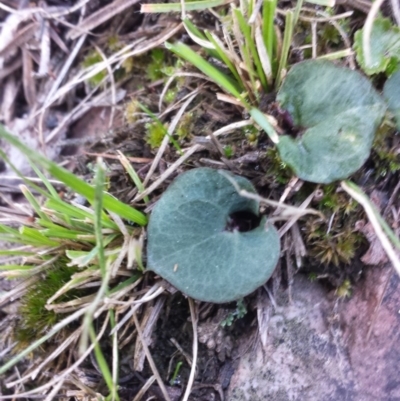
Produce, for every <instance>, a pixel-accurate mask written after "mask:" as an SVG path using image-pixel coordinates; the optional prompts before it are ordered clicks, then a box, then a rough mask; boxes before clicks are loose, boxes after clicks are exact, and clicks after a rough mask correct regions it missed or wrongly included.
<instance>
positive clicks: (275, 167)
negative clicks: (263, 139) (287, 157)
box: [266, 147, 293, 185]
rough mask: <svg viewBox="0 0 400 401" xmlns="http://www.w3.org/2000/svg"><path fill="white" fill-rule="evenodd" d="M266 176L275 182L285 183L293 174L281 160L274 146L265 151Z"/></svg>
mask: <svg viewBox="0 0 400 401" xmlns="http://www.w3.org/2000/svg"><path fill="white" fill-rule="evenodd" d="M266 156H267V162H268V164H267V176H268V177H269V178H270V179H271V180H272V181H273V182H275V183H276V184H283V185H284V184H287V183H288V182H289V180H290V178H291V177H292V176H293V174H292V172H291V170H290V168H289V167H288V166H287V165H286V164H285V163H284V162H283V161H282V159H281V158H280V156H279V152H278V150H277V149H276V147H271V148H269V149H268V150H267V152H266Z"/></svg>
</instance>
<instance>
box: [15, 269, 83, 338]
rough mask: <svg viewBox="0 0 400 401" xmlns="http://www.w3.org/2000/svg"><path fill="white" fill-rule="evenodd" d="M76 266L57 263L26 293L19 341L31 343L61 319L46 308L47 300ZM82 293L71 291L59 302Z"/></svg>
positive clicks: (18, 336)
mask: <svg viewBox="0 0 400 401" xmlns="http://www.w3.org/2000/svg"><path fill="white" fill-rule="evenodd" d="M75 272H76V268H74V267H68V266H66V265H61V264H60V263H57V264H56V265H55V266H53V267H52V268H51V269H50V270H49V271H48V272H47V273H46V274H45V276H44V277H43V278H42V279H40V280H39V281H37V282H36V283H35V284H33V285H32V286H31V287H30V288H29V289H28V292H27V293H26V294H25V295H24V297H23V298H22V301H21V306H20V310H19V312H20V317H21V323H20V325H19V327H18V330H17V331H16V333H15V336H16V340H17V341H18V342H19V343H22V344H24V343H25V344H26V343H31V342H32V340H34V339H37V338H39V337H40V336H42V335H43V334H44V333H45V332H46V331H47V330H48V329H49V328H50V327H52V326H54V324H55V323H57V321H58V320H59V319H60V315H58V314H56V313H55V312H54V311H52V310H48V309H46V303H47V300H48V299H49V298H50V297H52V296H53V295H54V294H55V293H56V292H57V291H58V290H59V289H60V288H61V287H62V286H63V285H64V284H65V283H67V282H68V281H69V280H70V278H71V276H72V274H74V273H75ZM80 295H82V291H73V290H72V291H69V292H68V293H67V294H65V295H63V296H61V297H60V298H59V299H58V302H65V301H69V300H71V299H74V298H76V297H77V296H80Z"/></svg>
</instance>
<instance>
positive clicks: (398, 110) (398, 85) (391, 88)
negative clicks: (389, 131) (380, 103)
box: [383, 70, 400, 130]
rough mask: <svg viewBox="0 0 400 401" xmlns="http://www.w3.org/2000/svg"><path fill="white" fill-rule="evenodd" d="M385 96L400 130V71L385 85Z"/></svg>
mask: <svg viewBox="0 0 400 401" xmlns="http://www.w3.org/2000/svg"><path fill="white" fill-rule="evenodd" d="M383 95H384V96H385V100H386V102H387V104H388V106H389V110H390V112H391V113H393V115H394V118H395V120H396V127H397V129H398V130H400V70H399V71H396V72H395V73H394V74H393V75H392V76H391V77H390V78H389V79H388V80H387V81H386V83H385V86H384V88H383Z"/></svg>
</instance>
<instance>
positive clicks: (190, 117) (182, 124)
mask: <svg viewBox="0 0 400 401" xmlns="http://www.w3.org/2000/svg"><path fill="white" fill-rule="evenodd" d="M193 127H194V114H193V112H188V113H185V114H184V115H183V116H182V117H181V119H180V121H179V124H178V127H177V128H176V135H177V136H178V139H179V140H181V141H182V140H184V139H187V138H189V137H190V136H191V134H192V131H193Z"/></svg>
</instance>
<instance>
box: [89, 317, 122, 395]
mask: <svg viewBox="0 0 400 401" xmlns="http://www.w3.org/2000/svg"><path fill="white" fill-rule="evenodd" d="M89 334H90V340H91V341H92V343H93V344H94V355H95V358H96V361H97V364H98V365H99V368H100V371H101V374H102V376H103V378H104V381H105V382H106V384H107V387H108V389H109V391H110V394H112V395H114V397H115V399H116V400H117V401H118V400H119V396H118V393H117V384H116V383H114V382H113V378H112V376H111V372H110V368H109V367H108V364H107V361H106V358H105V357H104V354H103V351H102V350H101V348H100V345H99V342H98V341H97V338H96V333H95V331H94V329H93V325H92V324H90V329H89Z"/></svg>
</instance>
